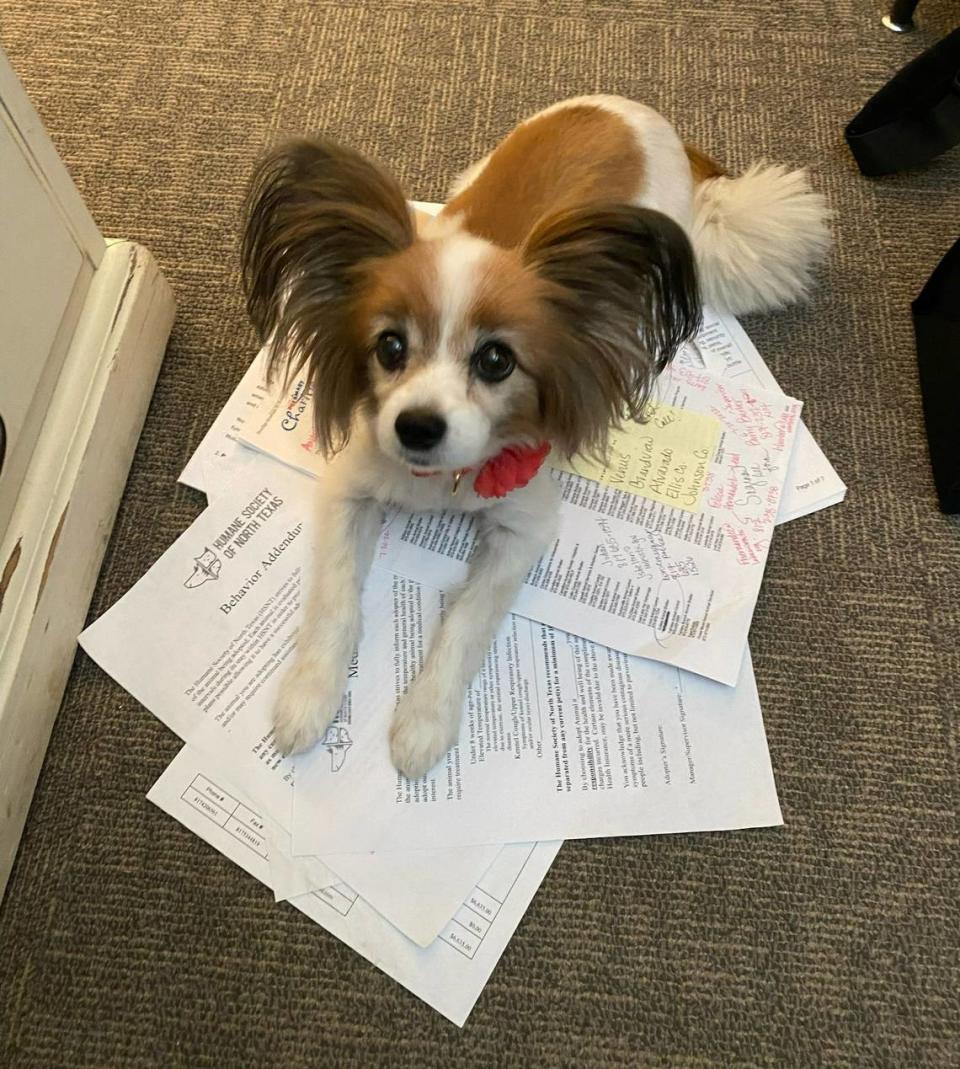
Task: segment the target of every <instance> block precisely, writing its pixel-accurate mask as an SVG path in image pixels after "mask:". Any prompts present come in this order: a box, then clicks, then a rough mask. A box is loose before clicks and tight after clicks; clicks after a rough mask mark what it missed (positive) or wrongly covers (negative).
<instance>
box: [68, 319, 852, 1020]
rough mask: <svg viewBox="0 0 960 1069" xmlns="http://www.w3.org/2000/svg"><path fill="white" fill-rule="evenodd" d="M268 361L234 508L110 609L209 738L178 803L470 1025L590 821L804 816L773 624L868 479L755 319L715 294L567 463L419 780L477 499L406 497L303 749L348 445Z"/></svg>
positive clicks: (215, 481) (237, 405)
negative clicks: (650, 392)
mask: <svg viewBox="0 0 960 1069" xmlns="http://www.w3.org/2000/svg"><path fill="white" fill-rule="evenodd" d="M261 371H262V368H261V366H260V363H259V360H258V361H255V362H254V364H253V365H252V366H251V369H250V371H249V372H248V374H247V375H246V376H244V379H243V380H242V382H241V383H240V385H239V386H238V388H237V390H236V391H235V393H234V395H233V397H231V399H230V402H229V403H228V404H227V406H226V408H225V409H224V410H223V412H222V413H221V414H220V416H219V417H218V418H217V420H216V421H215V423H214V425H213V427H212V428H211V430H210V432H209V433H208V435H207V436H206V437H205V438H204V440H203V442H202V443H201V445H200V448H199V449H198V450H197V452H196V454H195V455H194V457H193V458H192V459H191V461H190V463H189V464H188V466H187V468H186V470H185V471H184V473H183V476H182V481H184V482H186V483H188V484H189V485H191V486H194V487H196V488H198V489H201V490H204V491H205V492H206V493H207V495H208V499H209V502H210V504H209V507H208V508H207V509H206V511H205V512H204V513H203V514H202V515H201V516H200V517H199V519H198V520H197V521H196V522H195V523H194V524H193V525H192V526H191V527H190V528H189V529H188V530H187V531H186V532H185V533H184V534H183V535H182V536H181V537H180V538H179V539H178V540H177V542H175V543H174V545H173V546H171V547H170V549H169V550H168V551H167V552H166V553H165V554H164V555H163V556H162V557H161V558H160V560H159V561H157V563H156V564H155V565H154V566H153V567H152V568H151V569H150V571H149V572H148V573H147V574H146V575H145V576H144V577H143V579H141V580H140V582H139V583H137V584H136V585H135V586H134V587H133V588H132V589H131V590H130V591H129V592H128V593H127V594H126V595H125V596H124V597H123V598H121V599H120V601H119V602H117V604H116V605H114V606H113V608H111V609H110V610H109V611H108V612H107V613H106V614H105V615H104V616H102V617H101V618H100V619H99V620H98V621H97V622H96V623H95V624H93V625H92V626H91V627H90V628H88V629H87V631H85V632H84V634H83V635H82V636H81V644H82V645H83V647H84V649H86V650H87V652H88V653H89V654H90V655H91V656H92V657H93V658H94V659H95V660H97V661H98V662H99V663H100V664H101V665H102V666H103V667H104V668H105V669H106V670H107V671H108V672H109V673H110V674H111V675H113V676H114V677H115V678H116V679H117V680H118V681H119V682H120V683H121V684H122V685H123V686H124V687H126V688H127V689H128V690H129V691H130V692H131V693H132V694H133V695H134V696H135V697H136V698H137V699H138V700H139V701H141V702H142V703H143V705H145V706H146V708H147V709H149V710H150V711H151V712H153V713H154V714H155V715H156V716H158V717H159V718H160V719H161V720H162V721H163V722H164V723H165V724H167V725H168V726H169V727H170V728H171V729H172V730H174V731H175V732H176V733H177V734H178V735H179V736H180V737H181V738H182V739H183V740H184V742H185V744H186V745H185V746H184V747H183V749H182V750H181V752H180V754H179V755H178V756H177V758H176V759H175V760H174V761H173V763H172V764H171V765H170V767H169V768H168V769H167V770H166V772H164V774H163V776H161V778H160V780H159V781H158V782H157V783H156V784H155V785H154V787H153V789H152V790H151V791H150V794H149V795H148V797H149V798H150V799H151V800H152V801H154V802H155V803H156V804H157V805H159V806H160V807H161V808H163V809H164V810H165V811H166V812H168V813H170V814H171V815H172V816H174V817H176V818H177V819H178V820H179V821H181V822H182V823H183V824H185V825H186V826H187V827H189V828H191V829H192V830H193V831H194V832H196V833H197V834H198V835H200V836H201V837H202V838H203V839H205V840H206V841H207V842H209V843H211V844H212V845H213V846H215V847H216V848H217V849H219V850H220V851H221V852H222V853H224V854H226V855H227V856H228V857H230V858H231V859H232V860H234V861H235V862H236V863H237V864H239V865H241V866H242V867H243V868H245V869H246V870H247V871H248V872H249V873H251V874H252V875H253V876H255V877H256V878H257V879H259V880H261V881H262V882H263V883H265V884H267V885H268V886H269V887H270V888H271V889H272V890H273V891H274V894H275V895H276V897H277V898H278V899H281V898H287V899H290V901H291V902H292V903H293V905H295V906H296V907H297V908H298V909H301V910H303V912H305V913H307V914H308V915H309V916H310V917H312V918H313V919H314V920H316V921H317V922H318V923H319V924H321V925H322V926H323V927H325V928H327V929H328V930H329V931H331V932H332V933H333V934H334V935H336V936H337V937H338V938H340V939H343V940H344V941H345V942H347V943H348V944H349V945H350V946H352V947H354V948H355V949H356V950H357V951H358V952H359V953H361V954H363V955H364V956H365V957H366V958H368V959H369V960H370V961H372V962H373V963H374V964H376V965H377V966H378V967H379V968H381V969H383V970H384V971H385V972H387V973H388V974H389V975H391V976H393V977H394V978H395V979H397V980H398V981H399V982H400V983H402V984H404V985H405V986H406V987H408V988H409V989H410V990H411V991H412V992H414V993H415V994H416V995H418V996H419V997H421V998H422V999H424V1000H425V1001H427V1002H428V1003H429V1004H430V1005H432V1006H434V1007H435V1008H436V1009H438V1010H439V1011H440V1012H441V1013H443V1014H444V1015H446V1016H447V1017H449V1018H450V1019H451V1020H453V1021H455V1022H456V1023H457V1024H462V1023H463V1022H464V1020H465V1019H466V1017H467V1015H468V1014H469V1012H470V1010H471V1008H472V1007H473V1004H474V1002H475V1001H476V999H477V997H478V996H479V994H480V992H481V990H482V989H483V986H484V984H485V983H486V980H487V978H488V977H489V975H490V973H491V971H492V970H493V968H494V966H495V964H496V962H497V960H498V958H499V956H500V954H501V953H502V952H503V950H504V948H505V946H506V944H507V942H508V941H509V939H510V936H511V935H512V933H513V931H514V929H515V927H516V925H517V924H518V922H519V920H520V918H521V917H522V915H523V913H524V911H525V909H526V907H527V905H528V904H529V902H530V900H531V898H532V897H533V894H534V893H535V891H536V889H537V887H538V886H539V884H540V882H541V881H542V879H543V877H544V876H545V874H546V872H547V870H548V868H549V866H550V864H551V862H552V860H553V858H554V856H555V855H556V852H557V850H558V849H559V846H560V841H561V840H562V839H563V838H566V837H585V836H607V835H643V834H652V833H660V832H672V831H702V830H722V829H731V828H743V827H755V826H764V825H775V824H779V823H781V816H780V809H779V805H778V802H777V796H776V789H775V785H774V781H773V775H772V771H771V767H770V759H769V754H768V751H767V746H766V740H765V738H764V732H763V722H762V718H761V713H760V705H759V702H758V699H757V690H756V683H755V680H754V676H753V668H752V664H751V661H750V655H749V650H748V649H747V646H746V638H747V631H748V629H749V624H750V618H751V616H752V612H753V607H754V604H755V602H756V597H757V592H758V590H759V585H760V581H761V577H762V573H763V566H764V563H765V560H766V555H767V549H768V546H769V543H770V538H771V536H772V532H773V527H774V525H775V523H777V522H783V521H784V520H788V519H793V518H795V517H797V516H801V515H804V514H806V513H809V512H812V511H815V510H816V509H818V508H823V507H825V506H826V505H829V504H832V503H834V502H836V501H839V500H841V499H842V497H843V494H844V486H843V484H842V483H841V482H840V480H839V478H838V477H837V475H836V473H835V472H834V470H833V468H832V467H831V466H830V464H829V462H828V461H827V460H826V458H825V457H824V456H823V454H822V452H821V451H820V450H819V448H818V447H817V445H816V443H815V442H814V441H813V439H812V438H811V437H810V435H809V434H808V433H807V431H806V428H805V427H804V426H803V424H802V423H801V422H800V420H799V409H800V405H799V402H796V401H794V400H792V399H790V398H787V397H785V396H784V395H783V394H782V393H781V392H780V391H779V390H778V389H777V387H776V383H775V382H774V381H773V379H772V376H770V373H769V371H768V370H767V369H766V367H765V365H764V364H763V361H762V360H761V359H760V357H759V355H758V354H757V352H756V350H755V349H754V348H753V346H752V345H751V344H750V342H749V340H748V339H747V338H746V336H745V335H744V334H743V333H742V331H741V330H740V328H739V326H738V325H737V324H736V323H735V322H734V321H733V320H731V319H728V318H726V317H719V316H712V315H708V317H707V325H706V327H705V328H704V330H703V332H702V333H701V335H700V337H699V338H698V340H697V344H696V345H695V346H690V347H688V349H687V350H685V351H684V353H683V354H681V357H680V358H679V359H678V361H677V362H676V364H675V366H674V367H673V368H672V369H671V371H670V372H669V373H668V374H666V375H665V376H663V378H662V379H661V383H660V391H659V394H658V400H657V408H656V410H655V412H654V417H653V419H651V421H650V422H649V423H647V424H644V425H642V426H637V427H633V428H631V429H630V431H629V432H624V433H623V434H622V435H618V436H617V439H616V440H615V442H614V448H613V450H612V452H611V456H610V459H609V462H608V464H607V466H606V467H591V468H589V469H587V468H585V467H583V466H581V465H580V464H579V463H578V464H577V465H576V466H575V468H574V469H570V468H569V467H568V466H562V467H563V468H564V469H565V470H558V472H557V473H556V475H555V477H556V478H557V479H558V480H559V481H560V483H561V485H562V489H563V499H564V500H563V506H562V507H563V514H562V524H561V529H560V533H559V536H558V538H557V542H556V544H555V545H554V546H553V547H552V548H551V549H550V551H548V552H547V553H546V554H545V555H544V558H543V560H542V561H541V563H540V564H539V565H538V566H537V567H535V568H534V569H533V570H532V571H531V573H530V575H529V576H528V579H527V582H526V584H525V587H524V590H523V592H522V594H521V596H520V598H519V600H518V602H517V604H516V606H515V614H514V615H511V616H510V617H508V618H507V620H506V621H505V622H504V625H503V627H502V628H501V630H500V632H499V634H498V636H497V638H496V641H495V643H494V645H493V648H492V649H491V650H490V653H489V655H488V657H487V659H486V662H485V664H484V667H483V669H482V671H481V672H480V674H479V676H478V677H477V679H476V680H475V681H474V683H473V685H472V686H471V688H470V691H469V694H468V697H467V701H466V705H465V709H464V719H463V727H462V730H461V736H460V742H459V745H458V746H457V747H455V748H454V749H453V750H452V751H451V752H450V753H449V754H448V755H447V756H446V758H445V759H444V760H442V761H441V762H440V763H439V764H438V766H437V767H436V768H435V769H433V770H432V771H431V772H430V773H428V774H427V775H426V776H424V777H423V778H422V779H421V780H419V781H417V782H408V781H407V780H406V779H404V778H403V777H402V776H400V775H399V774H398V773H397V772H396V771H395V770H394V769H393V767H392V765H391V763H390V759H389V753H388V749H387V725H388V723H389V718H390V715H391V713H392V710H393V707H394V705H395V702H396V698H397V696H398V694H401V693H402V692H403V690H404V689H405V687H406V686H407V685H408V684H409V682H410V680H411V678H412V677H413V675H414V673H415V669H416V666H417V665H418V664H419V663H420V662H421V659H422V655H423V653H424V651H425V647H426V645H427V644H428V643H429V640H430V637H431V634H432V632H433V630H434V628H435V626H436V624H437V622H438V620H439V617H440V614H441V612H442V608H443V599H444V591H445V590H446V589H447V588H448V586H449V585H450V584H452V583H455V582H458V581H459V580H460V579H461V578H462V577H463V574H464V569H465V567H466V565H465V561H466V560H467V559H468V558H469V554H470V549H471V546H472V539H473V529H472V526H471V524H470V522H469V520H468V519H467V518H465V517H463V516H461V515H459V514H455V513H450V514H442V515H406V514H403V513H399V512H394V513H392V514H390V515H388V516H387V517H386V520H385V524H384V528H383V533H382V536H381V541H380V546H379V550H378V554H377V559H376V564H375V566H374V568H373V571H372V573H371V576H370V579H369V581H368V583H367V585H366V588H365V592H364V601H365V605H364V614H365V620H366V630H365V635H364V639H363V641H362V643H361V645H360V648H359V650H358V653H357V659H356V663H355V664H354V665H352V666H351V673H350V685H349V689H348V693H347V695H346V697H345V699H344V703H343V706H342V708H341V710H340V714H339V716H338V718H337V721H336V723H335V724H334V725H332V726H331V728H330V729H329V730H328V731H327V733H326V735H325V736H324V738H323V739H322V740H321V742H320V743H319V744H318V745H317V746H316V747H315V748H314V749H313V751H311V752H310V753H309V754H307V755H304V756H302V757H300V758H299V759H297V760H296V761H294V760H291V759H289V758H284V757H283V756H282V755H281V754H279V753H278V752H277V751H276V749H275V748H274V747H273V744H272V731H271V709H272V705H273V701H274V697H275V695H276V692H277V686H278V684H279V680H280V678H281V675H282V672H283V671H284V667H285V663H286V662H287V659H288V658H289V656H290V654H291V651H292V649H293V646H294V643H295V637H296V631H297V624H298V614H299V606H300V593H301V589H302V587H303V585H304V583H305V582H307V581H308V580H309V570H310V567H311V564H312V561H311V553H310V541H311V531H312V529H313V524H314V523H315V522H320V519H319V517H314V516H313V515H312V513H311V508H310V505H311V488H312V480H313V478H315V477H319V478H322V476H323V471H322V469H323V465H322V462H321V461H320V459H319V458H318V457H317V456H316V454H315V452H314V450H313V447H312V441H311V431H310V413H309V397H308V395H307V392H306V390H305V388H304V385H303V384H293V385H292V387H291V389H290V390H289V391H288V392H284V393H282V394H272V393H270V392H269V391H268V390H267V389H266V388H265V386H264V385H263V382H262V377H261ZM291 401H293V402H294V403H293V404H291V403H290V402H291ZM248 445H252V446H253V448H247V446H248ZM278 461H282V463H281V462H278ZM295 772H296V781H295V779H294V773H295ZM494 801H495V804H492V803H493V802H494Z"/></svg>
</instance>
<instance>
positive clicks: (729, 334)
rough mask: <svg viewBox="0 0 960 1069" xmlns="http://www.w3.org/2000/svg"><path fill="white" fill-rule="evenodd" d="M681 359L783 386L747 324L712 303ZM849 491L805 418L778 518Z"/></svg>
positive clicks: (775, 387)
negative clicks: (714, 309) (749, 334)
mask: <svg viewBox="0 0 960 1069" xmlns="http://www.w3.org/2000/svg"><path fill="white" fill-rule="evenodd" d="M677 363H678V364H682V365H687V366H692V367H704V368H706V370H707V371H710V372H712V373H713V374H714V375H720V376H721V377H722V378H725V379H730V380H732V381H736V382H743V383H750V384H752V385H754V386H759V387H760V388H761V389H764V390H773V391H775V392H782V391H781V390H780V387H779V385H778V384H777V380H776V379H775V378H774V377H773V375H772V374H771V372H770V369H769V368H768V367H767V365H766V363H765V362H764V360H763V358H762V357H761V356H760V354H759V353H758V352H757V350H756V347H755V346H754V344H753V342H752V341H750V339H749V338H748V337H747V335H746V333H745V331H744V329H743V327H741V326H740V324H739V323H738V322H737V320H736V319H734V317H733V316H731V315H721V314H719V313H717V312H714V311H713V310H712V309H710V308H705V309H704V312H703V326H702V327H701V329H700V333H699V334H698V335H697V338H696V341H695V343H694V344H693V345H688V346H684V348H683V349H681V351H680V352H679V353H678V354H677ZM846 493H847V488H846V486H845V485H844V483H843V481H842V480H841V478H840V476H839V475H837V473H836V471H835V470H834V467H833V465H832V464H831V463H830V461H829V460H827V458H826V457H825V456H824V454H823V450H822V449H821V448H820V446H819V445H817V443H816V441H815V440H814V437H813V435H812V434H811V433H810V431H809V430H807V427H806V424H805V423H803V422H802V421H801V423H800V426H799V427H798V428H797V438H796V441H795V443H794V446H793V456H792V457H791V460H790V466H789V468H788V469H787V478H786V482H785V484H784V488H783V497H782V499H781V501H780V511H779V513H778V514H777V523H778V524H779V523H786V522H787V521H789V520H795V519H798V518H799V517H800V516H807V515H809V513H811V512H816V511H817V510H819V509H823V508H827V507H829V506H830V505H836V504H838V503H839V502H840V501H842V500H843V499H844V497H845V496H846Z"/></svg>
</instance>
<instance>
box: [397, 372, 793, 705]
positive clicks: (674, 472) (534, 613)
mask: <svg viewBox="0 0 960 1069" xmlns="http://www.w3.org/2000/svg"><path fill="white" fill-rule="evenodd" d="M659 394H660V397H659V400H660V401H661V403H662V404H663V405H666V406H669V407H670V408H672V409H677V410H681V411H682V410H686V411H689V412H693V413H696V414H697V416H698V417H699V418H700V420H702V421H706V422H711V423H716V424H717V432H716V435H715V436H714V438H713V439H712V440H713V441H715V442H716V445H715V447H714V448H713V450H712V452H710V451H709V450H708V449H707V448H706V447H704V448H699V449H696V450H695V451H693V452H691V453H683V452H679V451H678V450H676V449H675V448H671V447H669V446H663V445H661V444H658V435H657V428H656V426H655V425H654V424H652V423H651V424H649V425H641V426H640V427H639V428H637V429H635V430H634V431H633V432H632V433H631V441H632V447H633V448H634V451H633V452H632V453H631V456H630V460H631V461H632V468H633V469H635V470H636V474H633V475H631V474H630V470H631V469H630V468H628V469H627V474H626V476H625V478H626V479H627V480H628V481H629V482H633V483H638V482H640V480H641V479H642V480H644V485H645V486H649V487H650V488H651V489H652V490H653V491H655V494H644V495H640V494H638V492H637V489H636V486H633V487H630V488H628V489H621V488H620V487H619V486H617V485H610V484H609V483H606V484H605V483H597V482H595V481H593V480H592V479H587V478H583V477H581V476H579V475H575V474H573V473H572V472H569V471H564V472H559V473H558V474H557V478H558V479H559V481H560V484H561V488H562V492H563V503H562V505H561V510H560V531H559V534H558V536H557V539H556V541H555V542H554V544H553V546H552V547H551V548H549V549H548V550H547V552H546V553H545V554H544V555H543V557H541V559H540V561H539V562H538V563H537V564H536V565H535V566H534V567H533V568H532V569H531V571H530V573H529V574H528V576H527V578H526V581H525V583H524V586H523V588H522V590H521V592H520V594H519V596H518V598H517V600H516V601H515V602H514V611H515V612H517V613H519V614H520V615H522V616H527V617H529V618H530V619H533V620H539V621H541V622H542V623H549V624H551V625H553V626H555V627H560V628H563V630H565V631H569V632H571V633H573V634H577V635H580V636H581V637H583V638H587V639H590V640H591V641H593V642H600V643H602V644H603V645H605V646H610V647H612V648H614V649H618V650H621V651H622V652H624V653H629V654H631V655H633V656H639V657H647V658H650V659H651V660H655V661H661V662H663V663H665V664H670V665H674V666H675V667H678V668H685V669H688V670H689V671H692V672H696V673H698V674H700V675H705V676H707V677H708V678H710V679H715V680H718V681H719V682H721V683H727V684H731V685H732V684H734V683H736V682H737V679H738V677H739V674H740V665H741V663H742V660H743V652H744V649H745V648H746V643H747V634H748V632H749V630H750V621H751V619H752V617H753V610H754V606H755V605H756V600H757V596H758V594H759V592H760V584H761V581H762V579H763V569H764V565H765V564H766V559H767V552H768V549H769V546H770V540H771V538H772V536H773V530H774V526H775V524H776V517H777V511H778V509H779V506H780V496H781V491H782V487H783V480H784V478H785V476H786V471H787V466H788V464H789V460H790V452H791V449H792V447H793V440H794V435H795V434H796V429H797V424H798V422H799V412H800V402H799V401H794V400H792V399H790V398H787V397H784V396H783V395H779V394H773V393H770V392H769V391H762V390H757V389H755V388H754V387H753V386H749V385H740V384H732V383H729V382H727V381H726V380H724V379H718V378H716V377H714V376H712V375H710V374H708V373H707V372H704V371H697V370H693V369H690V368H685V367H678V368H675V369H673V371H672V372H671V373H670V374H667V373H664V374H663V375H662V376H661V378H660V391H659ZM641 442H647V443H652V444H649V445H648V448H647V450H646V451H645V452H641V451H640V447H639V443H641ZM617 474H619V473H617ZM673 494H675V495H676V497H677V501H676V504H675V505H668V504H665V503H664V499H665V498H667V497H669V496H671V495H673ZM698 506H699V507H698ZM475 540H476V527H475V521H474V518H473V517H472V516H470V515H468V514H465V513H460V512H443V513H415V514H412V515H410V514H403V513H401V514H398V515H396V516H394V517H392V519H391V522H390V523H389V524H388V526H387V527H386V529H385V530H384V532H383V535H382V537H381V544H380V547H379V550H378V560H379V562H380V564H382V565H383V566H384V567H386V568H389V569H390V570H391V571H394V572H399V573H400V574H401V575H406V576H408V577H409V578H411V579H416V580H418V581H420V582H424V583H431V584H433V585H435V586H437V587H440V588H442V589H446V588H448V587H450V586H453V585H454V584H456V583H459V582H462V581H463V579H464V578H465V577H466V574H467V567H468V563H469V558H470V555H471V553H472V551H473V546H474V543H475Z"/></svg>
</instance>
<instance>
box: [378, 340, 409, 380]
mask: <svg viewBox="0 0 960 1069" xmlns="http://www.w3.org/2000/svg"><path fill="white" fill-rule="evenodd" d="M376 352H377V359H378V360H379V361H380V363H381V364H382V365H383V366H384V367H385V368H386V369H387V371H396V370H397V369H398V368H399V367H401V366H402V365H403V362H404V360H406V358H407V343H406V341H405V340H404V339H403V338H402V337H401V336H400V335H399V334H394V333H393V331H391V330H385V331H384V332H383V333H382V334H381V335H380V337H379V338H377V347H376Z"/></svg>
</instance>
